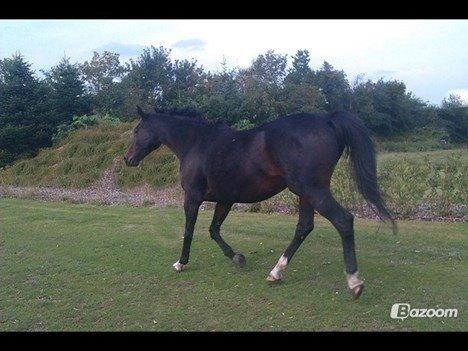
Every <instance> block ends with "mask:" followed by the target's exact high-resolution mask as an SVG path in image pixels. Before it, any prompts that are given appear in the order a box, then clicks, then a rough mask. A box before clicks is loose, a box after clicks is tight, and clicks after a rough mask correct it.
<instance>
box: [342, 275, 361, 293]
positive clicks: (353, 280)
mask: <svg viewBox="0 0 468 351" xmlns="http://www.w3.org/2000/svg"><path fill="white" fill-rule="evenodd" d="M345 273H346V272H345ZM346 281H347V282H348V288H350V289H351V290H353V289H354V288H355V287H357V286H360V285H363V284H364V282H363V281H362V280H361V279H359V278H358V272H357V271H356V273H354V274H348V273H346Z"/></svg>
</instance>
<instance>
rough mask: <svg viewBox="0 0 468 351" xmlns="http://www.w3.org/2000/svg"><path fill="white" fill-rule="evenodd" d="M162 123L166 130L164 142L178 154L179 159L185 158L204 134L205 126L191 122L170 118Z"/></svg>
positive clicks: (163, 137) (163, 136) (163, 128)
mask: <svg viewBox="0 0 468 351" xmlns="http://www.w3.org/2000/svg"><path fill="white" fill-rule="evenodd" d="M160 123H162V130H164V132H163V135H162V140H161V141H162V143H163V144H164V145H166V146H167V147H168V148H169V149H170V150H171V151H172V152H173V153H174V154H176V156H177V157H178V158H179V160H182V159H183V157H184V156H185V155H186V154H187V153H188V152H189V151H190V149H191V148H192V147H193V146H194V145H196V144H197V141H198V140H199V139H200V138H201V137H202V135H203V131H202V130H201V129H202V128H203V126H196V125H193V124H192V123H190V122H185V121H180V120H170V119H168V120H164V121H161V122H160Z"/></svg>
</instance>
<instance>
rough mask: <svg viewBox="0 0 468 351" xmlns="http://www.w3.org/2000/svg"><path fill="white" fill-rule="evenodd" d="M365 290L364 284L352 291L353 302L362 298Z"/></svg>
mask: <svg viewBox="0 0 468 351" xmlns="http://www.w3.org/2000/svg"><path fill="white" fill-rule="evenodd" d="M363 290H364V284H361V285H358V286H356V287H354V288H353V289H350V291H351V295H353V300H357V299H358V298H359V296H361V294H362V291H363Z"/></svg>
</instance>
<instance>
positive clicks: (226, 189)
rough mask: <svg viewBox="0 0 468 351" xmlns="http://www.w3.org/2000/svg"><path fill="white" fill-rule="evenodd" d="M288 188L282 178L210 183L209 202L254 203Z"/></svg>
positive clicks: (267, 177) (228, 180) (225, 180)
mask: <svg viewBox="0 0 468 351" xmlns="http://www.w3.org/2000/svg"><path fill="white" fill-rule="evenodd" d="M284 188H286V182H285V180H284V178H283V177H281V176H263V177H254V178H249V179H239V178H237V179H235V178H233V179H224V180H223V181H218V182H216V183H210V182H208V189H207V193H206V199H205V200H207V201H216V202H240V203H252V202H259V201H263V200H266V199H268V198H270V197H272V196H274V195H276V194H278V193H279V192H280V191H282V190H283V189H284Z"/></svg>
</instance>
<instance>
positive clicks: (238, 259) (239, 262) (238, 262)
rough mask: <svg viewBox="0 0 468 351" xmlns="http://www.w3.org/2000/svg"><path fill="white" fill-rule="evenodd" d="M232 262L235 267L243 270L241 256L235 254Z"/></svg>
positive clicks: (242, 258) (243, 264)
mask: <svg viewBox="0 0 468 351" xmlns="http://www.w3.org/2000/svg"><path fill="white" fill-rule="evenodd" d="M232 262H234V263H235V264H236V266H238V267H240V268H244V267H245V256H244V255H243V254H240V253H236V254H235V255H234V257H233V258H232Z"/></svg>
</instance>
